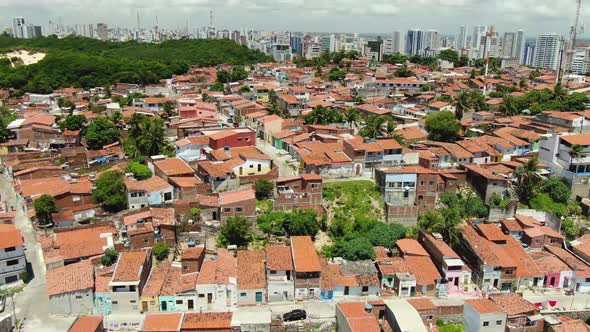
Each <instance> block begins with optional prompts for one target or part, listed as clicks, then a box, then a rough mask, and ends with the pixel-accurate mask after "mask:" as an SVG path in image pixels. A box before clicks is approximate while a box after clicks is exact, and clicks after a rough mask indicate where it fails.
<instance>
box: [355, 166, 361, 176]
mask: <svg viewBox="0 0 590 332" xmlns="http://www.w3.org/2000/svg"><path fill="white" fill-rule="evenodd" d="M359 175H361V165H356V176H359Z"/></svg>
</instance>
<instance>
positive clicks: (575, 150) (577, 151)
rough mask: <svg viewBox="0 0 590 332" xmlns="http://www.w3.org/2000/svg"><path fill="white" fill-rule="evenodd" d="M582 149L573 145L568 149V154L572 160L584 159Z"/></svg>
mask: <svg viewBox="0 0 590 332" xmlns="http://www.w3.org/2000/svg"><path fill="white" fill-rule="evenodd" d="M582 150H583V147H582V146H581V145H580V144H574V145H572V147H571V148H570V151H569V154H570V157H571V158H572V160H574V159H580V158H586V154H585V153H583V152H582Z"/></svg>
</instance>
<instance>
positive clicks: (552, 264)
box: [531, 252, 574, 288]
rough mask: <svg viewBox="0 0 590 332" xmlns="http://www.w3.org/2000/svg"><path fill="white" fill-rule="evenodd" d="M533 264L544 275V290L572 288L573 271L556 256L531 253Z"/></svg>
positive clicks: (544, 253)
mask: <svg viewBox="0 0 590 332" xmlns="http://www.w3.org/2000/svg"><path fill="white" fill-rule="evenodd" d="M531 255H532V256H533V258H534V259H535V263H536V264H537V265H538V266H539V268H540V269H541V271H543V273H544V274H545V278H544V282H543V286H544V287H545V288H570V287H573V286H574V285H572V284H571V283H572V281H573V279H574V271H573V269H572V268H571V267H569V266H568V265H567V264H565V263H564V262H563V261H562V260H560V259H559V258H557V257H556V256H554V255H552V254H550V253H546V252H535V253H531Z"/></svg>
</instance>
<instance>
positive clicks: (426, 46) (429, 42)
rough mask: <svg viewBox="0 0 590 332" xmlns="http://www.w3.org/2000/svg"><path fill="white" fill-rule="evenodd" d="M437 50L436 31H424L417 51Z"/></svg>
mask: <svg viewBox="0 0 590 332" xmlns="http://www.w3.org/2000/svg"><path fill="white" fill-rule="evenodd" d="M438 48H439V39H438V31H436V30H427V31H425V32H424V41H423V43H422V45H421V47H420V48H419V49H418V50H419V51H423V50H436V49H438Z"/></svg>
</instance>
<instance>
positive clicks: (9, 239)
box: [0, 224, 24, 249]
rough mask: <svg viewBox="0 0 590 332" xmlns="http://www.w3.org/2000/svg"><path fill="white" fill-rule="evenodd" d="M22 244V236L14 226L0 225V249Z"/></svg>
mask: <svg viewBox="0 0 590 332" xmlns="http://www.w3.org/2000/svg"><path fill="white" fill-rule="evenodd" d="M23 244H24V241H23V236H22V234H21V233H20V231H19V230H18V228H16V226H15V225H14V224H0V248H1V249H5V248H11V247H19V246H22V245H23Z"/></svg>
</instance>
